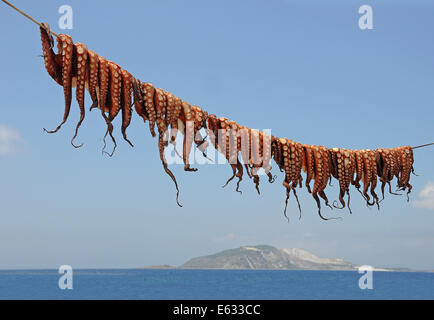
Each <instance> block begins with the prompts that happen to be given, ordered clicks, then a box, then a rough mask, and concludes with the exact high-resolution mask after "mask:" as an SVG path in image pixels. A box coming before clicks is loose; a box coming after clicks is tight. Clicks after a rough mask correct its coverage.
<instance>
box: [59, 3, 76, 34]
mask: <svg viewBox="0 0 434 320" xmlns="http://www.w3.org/2000/svg"><path fill="white" fill-rule="evenodd" d="M58 12H59V13H60V14H61V16H60V18H59V21H58V25H59V28H60V29H62V30H66V29H69V30H71V29H72V28H73V20H72V18H73V12H72V7H71V6H69V5H67V4H64V5H63V6H60V7H59V10H58Z"/></svg>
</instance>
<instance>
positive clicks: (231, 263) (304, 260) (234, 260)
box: [139, 245, 434, 272]
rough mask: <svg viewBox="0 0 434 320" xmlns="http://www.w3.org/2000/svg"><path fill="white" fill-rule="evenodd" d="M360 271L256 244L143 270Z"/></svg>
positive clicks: (297, 251)
mask: <svg viewBox="0 0 434 320" xmlns="http://www.w3.org/2000/svg"><path fill="white" fill-rule="evenodd" d="M358 268H359V266H358V265H355V264H353V263H350V262H347V261H344V260H343V259H338V258H321V257H318V256H316V255H314V254H313V253H311V252H308V251H306V250H302V249H297V248H289V249H278V248H275V247H273V246H269V245H254V246H242V247H239V248H234V249H228V250H224V251H221V252H218V253H215V254H211V255H207V256H201V257H196V258H192V259H190V260H188V261H187V262H185V263H184V264H182V265H180V266H171V265H152V266H144V267H140V268H139V269H164V270H167V269H176V270H187V269H188V270H194V269H195V270H294V271H296V270H304V271H309V270H311V271H356V270H358ZM373 271H376V272H378V271H380V272H434V270H412V269H409V268H387V267H381V268H375V267H374V269H373Z"/></svg>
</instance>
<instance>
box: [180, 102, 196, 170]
mask: <svg viewBox="0 0 434 320" xmlns="http://www.w3.org/2000/svg"><path fill="white" fill-rule="evenodd" d="M182 112H183V117H182V119H183V120H184V121H183V122H184V126H185V132H184V144H183V148H182V150H183V151H182V159H183V161H184V171H189V172H196V171H197V168H191V167H190V163H189V157H190V152H191V148H192V145H193V140H194V119H193V115H192V109H191V105H190V104H189V103H188V102H183V103H182Z"/></svg>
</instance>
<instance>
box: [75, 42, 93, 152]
mask: <svg viewBox="0 0 434 320" xmlns="http://www.w3.org/2000/svg"><path fill="white" fill-rule="evenodd" d="M75 52H76V53H77V88H76V89H75V93H76V99H77V102H78V106H79V107H80V120H79V121H78V123H77V126H76V128H75V134H74V136H73V137H72V139H71V144H72V145H73V147H74V148H80V147H81V146H83V144H81V145H79V146H76V145H75V144H74V140H75V138H76V137H77V134H78V129H79V128H80V126H81V124H82V123H83V120H84V117H85V114H86V110H85V108H84V93H85V92H84V90H85V87H86V78H88V77H89V76H88V72H89V69H88V61H87V48H86V46H85V45H84V44H82V43H76V44H75Z"/></svg>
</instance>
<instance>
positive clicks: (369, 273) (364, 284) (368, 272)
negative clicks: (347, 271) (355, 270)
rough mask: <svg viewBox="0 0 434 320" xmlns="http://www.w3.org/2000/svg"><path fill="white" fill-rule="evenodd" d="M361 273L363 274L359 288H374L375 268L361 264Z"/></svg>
mask: <svg viewBox="0 0 434 320" xmlns="http://www.w3.org/2000/svg"><path fill="white" fill-rule="evenodd" d="M359 273H361V274H363V275H362V276H361V277H360V279H359V288H360V289H361V290H366V289H370V290H372V289H374V268H373V267H372V266H368V265H364V266H360V267H359Z"/></svg>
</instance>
